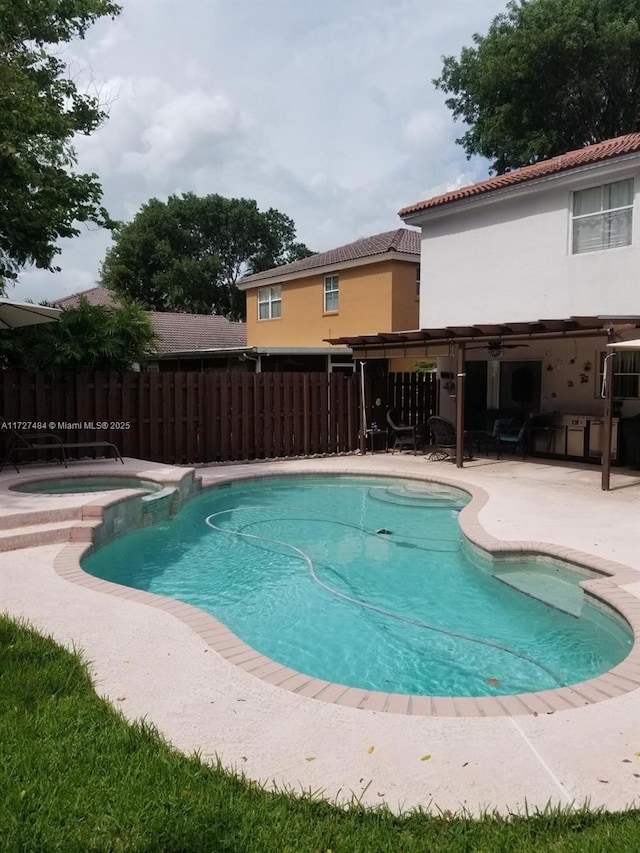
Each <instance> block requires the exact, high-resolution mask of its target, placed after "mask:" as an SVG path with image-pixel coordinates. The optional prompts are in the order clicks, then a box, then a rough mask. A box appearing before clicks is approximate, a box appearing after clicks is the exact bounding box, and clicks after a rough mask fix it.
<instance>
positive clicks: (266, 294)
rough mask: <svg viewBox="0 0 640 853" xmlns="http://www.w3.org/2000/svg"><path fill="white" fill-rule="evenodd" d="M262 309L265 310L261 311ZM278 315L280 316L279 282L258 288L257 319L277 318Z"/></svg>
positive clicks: (280, 295)
mask: <svg viewBox="0 0 640 853" xmlns="http://www.w3.org/2000/svg"><path fill="white" fill-rule="evenodd" d="M262 309H266V310H265V311H264V312H263V310H262ZM263 314H264V316H263ZM280 317H282V288H281V287H280V285H279V284H274V285H271V287H261V288H260V289H259V290H258V320H278V319H279V318H280Z"/></svg>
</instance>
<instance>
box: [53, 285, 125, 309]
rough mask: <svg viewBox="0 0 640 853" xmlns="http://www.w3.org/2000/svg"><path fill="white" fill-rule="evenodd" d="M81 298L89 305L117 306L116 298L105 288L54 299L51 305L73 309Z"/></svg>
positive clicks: (93, 288) (95, 288)
mask: <svg viewBox="0 0 640 853" xmlns="http://www.w3.org/2000/svg"><path fill="white" fill-rule="evenodd" d="M81 296H84V298H85V299H86V300H87V302H88V303H89V305H117V304H118V300H117V298H116V297H115V296H114V294H113V293H112V292H111V291H110V290H108V289H107V288H106V287H92V288H91V289H90V290H81V291H80V292H79V293H72V294H70V295H69V296H63V297H62V299H55V300H54V301H53V302H52V303H51V304H52V305H55V306H56V308H74V307H75V306H76V305H77V304H78V302H79V301H80V297H81Z"/></svg>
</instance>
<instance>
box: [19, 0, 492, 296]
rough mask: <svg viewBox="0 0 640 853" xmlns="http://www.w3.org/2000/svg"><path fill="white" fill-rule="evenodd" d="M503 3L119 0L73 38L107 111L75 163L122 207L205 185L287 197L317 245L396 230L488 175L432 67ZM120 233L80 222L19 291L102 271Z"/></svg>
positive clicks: (131, 209) (272, 198)
mask: <svg viewBox="0 0 640 853" xmlns="http://www.w3.org/2000/svg"><path fill="white" fill-rule="evenodd" d="M504 5H505V0H450V2H449V3H448V4H447V6H446V7H445V8H440V6H439V5H438V4H434V3H425V2H424V0H325V2H324V3H313V4H309V3H291V0H272V2H270V3H264V0H243V2H242V3H229V2H223V0H135V2H133V3H128V4H124V7H123V12H122V15H121V16H120V17H119V18H118V19H117V20H116V21H101V22H99V23H98V24H97V25H96V26H95V27H92V28H90V30H89V31H88V33H87V37H86V39H85V40H84V41H82V42H76V43H74V44H72V45H70V46H69V47H68V48H65V59H66V60H68V61H70V62H71V63H72V64H73V69H74V79H76V80H77V81H78V85H81V84H82V85H85V84H86V88H88V90H89V91H90V92H91V93H92V94H97V95H98V97H99V99H100V101H101V103H102V104H103V105H104V106H105V108H106V110H107V112H108V114H109V118H108V120H107V121H106V123H105V124H104V126H103V127H101V128H100V129H99V130H98V131H97V132H95V133H94V134H92V135H91V136H89V137H78V138H77V139H76V140H75V145H76V148H77V152H78V167H77V169H78V171H83V172H84V171H87V172H96V173H97V174H98V175H99V178H100V182H101V184H102V186H103V189H104V203H105V206H106V207H107V209H108V210H109V212H110V213H111V215H112V216H113V217H115V218H116V219H123V220H129V219H131V218H132V217H133V215H134V214H135V213H136V212H137V211H138V210H139V209H140V207H141V206H142V205H143V204H145V203H146V202H147V201H148V200H149V198H151V197H156V198H160V199H165V198H166V197H167V196H168V195H170V194H172V193H178V194H179V193H182V192H188V191H193V192H196V193H198V194H199V195H205V194H207V193H220V194H221V195H225V196H228V197H241V196H244V197H245V198H254V199H256V201H257V203H258V205H259V206H260V207H261V208H262V209H264V208H267V207H276V208H277V209H278V210H280V211H282V212H283V213H285V214H287V215H288V216H290V217H292V218H293V220H294V222H295V223H296V226H297V231H298V237H299V239H300V240H302V241H304V242H305V243H307V244H308V245H309V246H310V247H312V248H313V249H316V250H318V251H321V250H324V249H330V248H331V247H332V246H337V245H340V244H343V243H347V242H349V241H351V240H353V239H356V238H357V237H358V236H363V235H366V234H373V233H375V232H376V231H384V230H389V229H391V228H397V227H399V226H400V225H402V223H401V221H400V220H399V219H398V217H397V211H398V210H399V209H400V208H401V207H403V206H405V205H407V204H411V203H412V202H414V201H416V200H418V199H419V198H426V197H428V196H429V195H436V194H438V193H439V192H443V191H446V189H449V188H451V187H452V186H457V185H460V184H461V183H470V182H473V181H474V180H478V179H480V178H482V177H484V176H486V175H487V173H488V165H487V163H486V162H484V161H481V160H472V161H470V162H468V161H467V160H466V157H465V154H464V151H463V150H462V149H461V148H460V147H459V146H457V145H456V144H455V142H454V140H455V138H456V137H457V136H460V135H461V127H460V126H459V125H458V126H456V125H455V124H454V123H453V121H452V120H451V116H450V114H449V111H448V110H447V108H446V107H445V105H444V100H445V97H444V95H443V93H442V92H438V91H436V90H435V89H434V87H433V85H432V83H431V80H432V79H433V78H434V77H436V76H438V74H439V73H440V70H441V66H442V62H441V56H442V55H443V54H445V55H446V54H458V53H459V51H460V49H461V48H462V46H463V45H465V44H470V42H471V35H472V33H473V32H476V31H480V32H482V31H485V30H486V28H487V27H488V25H489V23H490V22H491V20H492V18H493V17H494V15H496V14H497V13H499V12H501V11H503V10H504ZM467 178H468V180H467ZM108 243H109V237H108V234H104V233H103V236H102V237H101V238H100V240H96V239H95V238H93V237H92V235H91V234H90V233H87V231H86V229H83V230H82V234H81V236H80V237H78V238H76V239H74V240H66V241H63V242H62V243H61V246H62V247H63V254H62V255H61V256H60V259H59V261H60V265H61V266H62V267H63V270H64V271H63V273H62V274H60V275H59V276H56V277H52V276H51V275H49V274H44V273H41V272H39V271H32V273H26V274H25V275H24V276H22V281H23V282H24V286H23V285H21V286H20V287H21V288H22V292H23V294H24V295H26V296H29V295H30V293H29V292H28V288H34V287H36V283H38V284H37V286H38V287H40V288H43V287H46V288H47V290H48V291H49V293H51V292H52V289H53V288H54V287H55V286H57V287H59V288H60V289H61V290H62V289H64V290H65V291H68V289H69V288H71V289H72V290H79V289H81V286H84V285H85V284H87V282H89V286H90V285H91V284H92V283H93V281H95V279H96V278H97V276H98V273H99V266H100V262H101V260H102V258H103V257H104V251H105V248H106V246H107V245H108ZM70 278H73V279H75V281H73V282H72V281H70ZM56 281H58V282H59V284H58V285H56V284H55V282H56ZM27 282H28V287H27ZM53 295H55V293H54V294H53Z"/></svg>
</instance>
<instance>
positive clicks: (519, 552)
mask: <svg viewBox="0 0 640 853" xmlns="http://www.w3.org/2000/svg"><path fill="white" fill-rule="evenodd" d="M316 462H317V467H316V468H315V469H314V472H313V473H312V472H309V471H290V470H289V471H283V472H282V474H281V475H279V474H278V472H274V470H273V469H272V468H270V469H268V470H265V471H263V472H262V471H255V470H252V471H251V472H246V471H243V470H242V469H241V468H240V467H238V468H237V469H235V470H233V471H227V472H225V473H224V474H223V475H222V476H221V477H219V478H216V480H215V482H211V483H207V484H206V485H204V486H203V490H204V489H206V490H209V489H210V488H215V487H216V486H221V485H225V484H228V483H233V482H238V481H240V480H259V479H264V478H272V477H278V476H283V475H284V476H287V477H298V476H300V477H305V476H307V477H308V476H310V475H313V474H331V475H334V476H344V475H349V474H354V473H357V474H358V475H359V476H363V477H367V476H371V477H376V476H381V474H379V473H378V474H376V473H373V472H362V471H358V472H355V471H349V470H344V471H340V472H336V471H335V470H334V469H332V468H329V467H325V468H323V466H322V462H321V460H316ZM180 470H181V471H182V472H185V471H186V470H190V469H180ZM196 473H197V475H198V474H202V473H203V470H202V469H199V470H197V472H196ZM382 476H385V477H391V478H396V479H407V480H415V481H418V482H430V483H436V484H439V485H444V486H447V487H449V488H454V489H456V490H459V491H462V492H464V493H466V494H468V495H469V496H470V498H471V500H470V503H469V504H468V505H467V506H466V507H465V508H464V509H463V510H462V511H461V512H460V514H459V521H460V527H461V530H462V532H463V535H464V536H465V537H466V539H467V540H468V541H469V542H470V543H471V544H472V545H473V546H474V547H475V548H478V549H480V550H481V551H484V552H486V553H487V554H488V555H489V557H490V558H491V557H492V556H500V557H502V558H504V557H507V556H510V555H513V556H518V557H520V558H522V557H523V556H526V555H531V556H544V557H549V558H552V559H554V560H558V561H560V562H562V563H568V564H570V565H574V566H576V567H581V568H586V569H588V570H590V571H592V572H595V573H597V574H598V575H600V576H599V577H597V578H593V579H588V580H584V581H581V582H580V586H581V587H582V588H583V589H584V590H585V592H586V593H587V595H589V596H592V597H593V598H595V599H597V600H599V601H601V602H603V603H604V604H605V605H608V606H609V607H611V608H612V609H613V610H614V611H615V612H616V613H617V614H619V615H620V617H621V618H622V620H623V621H624V622H626V623H627V624H628V626H629V628H630V630H631V631H632V633H633V638H634V642H633V645H632V647H631V650H630V652H629V654H628V655H627V657H626V658H625V659H624V660H623V661H621V662H620V663H619V664H618V665H617V666H615V667H614V668H612V669H611V670H608V671H607V672H606V673H603V674H602V675H599V676H596V677H594V678H591V679H588V680H586V681H582V682H579V683H577V684H574V685H572V686H571V687H562V688H557V689H549V690H543V691H537V692H531V693H518V694H509V695H505V696H488V695H487V696H479V697H468V696H464V697H451V696H413V695H409V694H399V693H384V692H379V691H374V690H366V689H362V688H355V687H348V686H346V685H342V684H337V683H333V682H329V681H325V680H323V679H318V678H314V677H312V676H309V675H306V674H304V673H300V672H298V671H296V670H294V669H291V668H290V667H287V666H284V665H282V664H279V663H278V662H277V661H274V660H272V659H271V658H268V657H266V656H265V655H263V654H261V653H260V652H258V651H256V650H255V649H253V648H252V647H251V646H249V645H248V644H247V643H245V642H244V641H243V640H241V639H240V638H239V637H237V635H235V634H234V633H233V632H232V631H231V630H229V629H228V628H227V627H226V626H225V625H224V624H223V623H221V622H220V621H219V620H217V619H216V618H215V617H213V616H210V615H208V614H206V613H205V612H204V611H202V610H200V609H199V608H196V607H194V606H192V605H190V604H186V603H184V602H180V601H177V600H176V599H171V598H168V597H165V596H160V595H157V594H155V593H151V592H145V591H142V590H136V589H133V588H130V587H124V586H121V585H119V584H116V583H112V582H111V581H105V580H101V579H99V578H95V577H93V576H92V575H89V574H87V573H86V572H85V571H84V570H83V569H82V567H81V564H80V561H81V559H82V557H83V556H84V555H85V554H86V553H87V551H88V550H90V549H92V548H93V547H94V546H93V544H92V543H91V542H89V541H87V539H86V538H85V539H84V541H72V542H70V543H69V544H67V545H65V546H64V547H63V548H62V549H61V551H60V552H59V553H58V555H57V556H56V557H55V558H54V569H55V571H56V573H57V574H58V575H59V576H60V577H62V578H64V579H65V580H67V581H69V582H71V583H75V584H77V585H79V586H83V587H85V588H88V589H91V590H93V591H95V592H101V593H105V594H109V595H112V596H116V597H118V598H122V599H126V600H128V601H132V602H136V603H140V604H145V605H147V606H150V607H154V608H156V609H158V610H163V611H166V612H167V613H169V614H170V615H172V616H175V617H176V618H178V619H179V620H180V621H182V622H183V623H184V624H186V625H187V626H188V627H189V628H190V629H191V630H192V631H194V632H195V633H196V634H197V635H198V636H199V637H201V638H202V639H203V640H204V641H205V643H207V645H208V646H209V648H211V649H212V650H213V651H215V652H217V653H218V654H219V655H220V656H221V657H223V658H224V659H226V660H227V661H229V662H230V663H232V664H234V665H235V666H237V667H239V668H240V669H242V670H244V671H245V672H247V673H249V674H251V675H254V676H256V677H257V678H259V679H261V680H262V681H264V682H267V683H268V684H271V685H274V686H277V687H282V688H284V689H285V690H288V691H290V692H292V693H295V694H297V695H299V696H302V697H307V698H311V699H317V700H319V701H322V702H327V703H330V704H334V705H342V706H346V707H349V708H356V709H363V710H364V709H366V710H371V711H378V712H386V713H393V714H407V715H415V716H427V717H499V716H507V717H510V716H520V715H533V716H537V715H539V714H550V713H554V712H556V711H565V710H570V709H575V708H583V707H584V706H586V705H592V704H596V703H599V702H603V701H606V700H608V699H612V698H614V697H617V696H622V695H624V694H627V693H631V692H633V691H635V690H637V689H638V688H639V687H640V598H638V597H637V596H635V595H633V594H631V593H630V592H627V591H626V590H625V589H624V588H623V584H628V583H635V582H637V581H638V572H637V571H636V570H634V569H632V568H630V567H628V566H626V565H624V564H622V563H616V562H614V561H611V560H608V559H604V558H601V557H598V556H594V555H591V554H587V553H585V552H582V551H578V550H576V549H572V548H565V547H562V546H558V545H552V544H548V543H543V542H534V541H512V540H509V541H503V540H500V539H498V538H496V537H494V536H491V535H490V534H489V533H487V531H486V530H485V529H484V528H483V526H482V525H481V524H480V522H479V519H478V515H479V513H480V511H481V510H482V508H483V507H484V506H485V505H486V503H487V502H488V501H489V499H490V496H489V494H488V493H487V492H486V491H485V490H484V489H483V488H482V487H480V486H478V485H476V484H470V483H464V484H463V483H460V482H459V481H456V480H452V479H450V478H448V477H446V476H441V475H440V474H438V475H429V474H415V473H413V472H406V473H402V474H389V473H385V474H383V475H382ZM149 479H152V478H149ZM108 499H109V503H117V502H118V501H120V500H124V499H126V496H125V495H120V496H118V497H113V496H112V495H109V496H108ZM90 503H91V504H99V505H100V506H104V505H105V503H106V500H104V501H103V500H100V501H92V502H90ZM85 506H87V505H86V504H85ZM95 508H96V509H97V507H95ZM100 524H101V519H100V518H96V519H95V521H94V523H93V526H95V527H97V526H100Z"/></svg>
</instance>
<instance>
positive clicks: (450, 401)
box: [438, 338, 640, 420]
mask: <svg viewBox="0 0 640 853" xmlns="http://www.w3.org/2000/svg"><path fill="white" fill-rule="evenodd" d="M605 351H606V342H605V340H604V338H583V339H581V340H575V339H574V340H547V341H538V342H532V343H531V344H529V345H527V346H523V347H518V348H517V349H511V350H505V353H504V355H502V356H500V357H499V358H497V359H489V370H490V371H491V369H494V370H499V364H500V362H501V361H508V360H513V361H530V360H531V361H539V362H541V365H542V374H541V378H542V388H541V398H540V403H539V407H538V406H537V405H532V406H531V411H532V412H537V411H541V412H559V413H563V414H578V415H580V414H582V415H602V414H604V401H603V399H602V397H601V396H600V393H601V384H600V383H601V377H600V373H599V366H600V354H601V353H603V352H605ZM467 359H468V360H474V359H486V353H485V351H484V350H482V349H478V350H475V349H470V350H469V351H468V352H467ZM492 364H493V367H492ZM438 370H439V371H440V372H441V371H447V372H453V373H455V371H456V365H455V358H452V359H450V358H448V357H442V356H441V357H439V358H438ZM490 402H491V401H490V400H489V399H488V400H487V403H488V404H489V403H490ZM620 405H621V410H622V412H621V413H622V417H625V418H626V417H631V416H633V415H636V414H639V413H640V401H639V400H629V399H625V400H622V401H621V403H620ZM498 406H500V400H499V399H498ZM440 411H441V413H442V414H443V415H444V416H445V417H448V418H451V419H452V420H453V419H454V417H455V396H452V395H450V394H449V392H447V391H446V390H445V389H442V391H441V399H440Z"/></svg>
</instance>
